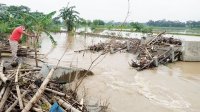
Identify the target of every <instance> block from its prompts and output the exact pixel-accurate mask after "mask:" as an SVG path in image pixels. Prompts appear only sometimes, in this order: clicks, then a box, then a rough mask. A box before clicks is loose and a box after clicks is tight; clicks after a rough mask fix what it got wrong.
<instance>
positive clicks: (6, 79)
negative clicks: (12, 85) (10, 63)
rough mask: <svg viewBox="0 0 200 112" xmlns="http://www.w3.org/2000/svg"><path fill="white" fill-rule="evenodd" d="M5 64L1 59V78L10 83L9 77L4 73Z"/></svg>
mask: <svg viewBox="0 0 200 112" xmlns="http://www.w3.org/2000/svg"><path fill="white" fill-rule="evenodd" d="M3 64H4V60H2V61H1V66H0V78H1V80H2V81H3V82H4V83H8V78H7V77H6V76H5V75H4V73H3Z"/></svg>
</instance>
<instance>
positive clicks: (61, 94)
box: [45, 88, 69, 98]
mask: <svg viewBox="0 0 200 112" xmlns="http://www.w3.org/2000/svg"><path fill="white" fill-rule="evenodd" d="M45 91H49V92H52V93H54V94H57V95H59V96H66V97H68V98H69V96H68V95H66V94H65V93H62V92H59V91H55V90H52V89H49V88H45Z"/></svg>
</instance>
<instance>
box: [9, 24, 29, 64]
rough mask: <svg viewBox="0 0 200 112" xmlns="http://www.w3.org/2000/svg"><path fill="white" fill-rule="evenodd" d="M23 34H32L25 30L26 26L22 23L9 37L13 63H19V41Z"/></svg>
mask: <svg viewBox="0 0 200 112" xmlns="http://www.w3.org/2000/svg"><path fill="white" fill-rule="evenodd" d="M23 34H25V35H27V36H31V35H29V34H28V33H26V32H25V26H23V25H22V26H18V27H16V28H15V29H14V30H13V32H12V34H11V36H10V37H9V43H10V48H11V51H12V64H13V63H15V64H18V57H17V50H18V44H19V41H20V39H21V37H22V36H23Z"/></svg>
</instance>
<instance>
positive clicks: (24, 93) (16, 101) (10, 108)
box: [6, 91, 29, 112]
mask: <svg viewBox="0 0 200 112" xmlns="http://www.w3.org/2000/svg"><path fill="white" fill-rule="evenodd" d="M28 92H29V91H24V92H23V94H22V96H21V98H23V97H25V95H26V94H27V93H28ZM18 102H19V99H17V100H15V102H14V103H13V104H12V105H11V106H10V107H9V108H8V109H7V110H6V112H11V111H12V110H13V108H14V107H15V106H16V105H17V103H18Z"/></svg>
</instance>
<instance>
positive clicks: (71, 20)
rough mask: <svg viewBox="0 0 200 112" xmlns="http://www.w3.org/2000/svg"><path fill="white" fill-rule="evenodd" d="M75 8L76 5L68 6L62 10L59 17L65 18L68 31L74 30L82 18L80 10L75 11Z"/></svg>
mask: <svg viewBox="0 0 200 112" xmlns="http://www.w3.org/2000/svg"><path fill="white" fill-rule="evenodd" d="M74 8H75V6H71V7H68V6H67V7H64V8H63V9H61V10H60V15H59V17H61V18H62V19H63V21H64V24H65V26H66V27H67V30H68V31H72V30H73V28H74V27H75V26H76V23H77V22H78V21H79V19H80V17H79V12H77V11H75V10H74Z"/></svg>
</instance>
